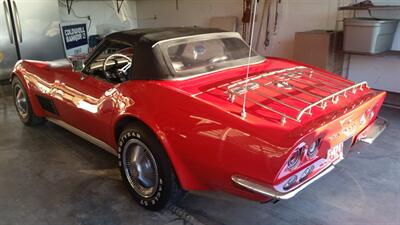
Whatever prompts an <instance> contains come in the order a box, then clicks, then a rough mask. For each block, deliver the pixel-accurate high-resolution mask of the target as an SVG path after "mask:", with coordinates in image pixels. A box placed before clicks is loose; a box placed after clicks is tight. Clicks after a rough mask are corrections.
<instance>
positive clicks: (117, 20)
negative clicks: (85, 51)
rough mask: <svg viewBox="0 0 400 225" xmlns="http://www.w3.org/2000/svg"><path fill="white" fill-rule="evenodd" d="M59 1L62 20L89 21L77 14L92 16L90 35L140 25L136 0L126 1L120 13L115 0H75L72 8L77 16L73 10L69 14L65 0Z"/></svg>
mask: <svg viewBox="0 0 400 225" xmlns="http://www.w3.org/2000/svg"><path fill="white" fill-rule="evenodd" d="M55 1H56V0H55ZM58 1H59V4H58V5H59V10H60V17H61V21H62V22H67V21H82V20H86V21H87V19H85V18H77V17H76V16H79V17H87V16H90V17H91V18H92V24H91V27H90V30H89V35H92V34H100V35H104V34H108V33H111V32H115V31H120V30H128V29H133V28H137V26H138V24H137V21H136V17H137V16H136V1H125V2H124V3H123V7H122V9H121V11H120V13H117V7H116V3H115V1H114V0H74V1H73V3H72V9H73V10H74V12H75V15H76V16H75V15H74V13H73V12H71V13H70V14H69V15H68V10H67V7H66V1H65V0H58Z"/></svg>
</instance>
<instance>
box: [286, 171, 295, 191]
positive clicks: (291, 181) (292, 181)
mask: <svg viewBox="0 0 400 225" xmlns="http://www.w3.org/2000/svg"><path fill="white" fill-rule="evenodd" d="M296 183H297V176H296V175H293V176H292V177H290V178H289V180H287V181H286V183H285V184H284V185H283V190H285V191H287V190H289V189H290V188H292V187H293V186H294V185H296Z"/></svg>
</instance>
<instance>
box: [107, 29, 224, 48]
mask: <svg viewBox="0 0 400 225" xmlns="http://www.w3.org/2000/svg"><path fill="white" fill-rule="evenodd" d="M218 32H224V31H223V30H221V29H217V28H202V27H163V28H145V29H133V30H127V31H120V32H116V33H112V34H110V35H108V36H107V37H106V39H108V40H114V41H120V42H125V43H129V44H131V45H134V44H136V43H138V42H145V43H148V44H151V45H154V44H155V43H157V42H159V41H163V40H168V39H172V38H179V37H185V36H192V35H199V34H207V33H218Z"/></svg>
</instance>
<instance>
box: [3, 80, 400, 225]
mask: <svg viewBox="0 0 400 225" xmlns="http://www.w3.org/2000/svg"><path fill="white" fill-rule="evenodd" d="M5 89H6V90H5ZM8 91H9V90H7V88H5V87H4V86H0V224H6V225H10V224H41V225H42V224H51V225H54V224H96V225H97V224H143V225H145V224H226V225H235V224H274V225H292V224H307V225H322V224H331V225H347V224H354V225H367V224H371V225H395V224H396V225H397V224H400V214H399V212H400V140H399V138H400V110H394V109H389V108H384V109H383V110H382V112H381V116H383V117H385V118H387V119H388V120H389V121H390V122H391V126H390V127H389V128H388V129H387V130H386V131H385V132H384V133H383V134H382V136H381V137H380V138H379V139H377V140H376V142H375V143H374V144H372V145H367V144H358V145H356V146H355V147H354V149H353V151H352V152H351V153H350V154H349V155H348V157H347V158H346V159H345V160H344V161H342V162H341V163H340V164H339V165H338V166H337V168H336V169H335V170H334V171H332V172H331V173H330V174H328V175H327V176H325V177H323V178H322V179H321V180H319V181H317V182H315V183H314V184H313V185H311V186H310V187H309V188H307V189H305V190H303V191H302V192H300V193H299V194H298V195H297V196H296V197H294V198H293V199H291V200H289V201H280V202H278V203H277V204H259V203H256V202H251V201H247V200H244V199H240V198H236V197H233V196H228V195H225V194H222V193H211V192H205V193H204V192H202V193H190V194H188V195H187V196H186V197H185V198H184V199H183V201H182V202H181V203H180V204H179V206H178V207H177V208H174V209H167V210H164V211H162V212H148V211H145V210H143V209H142V208H141V207H139V206H138V205H136V203H135V202H134V201H133V200H132V199H131V197H130V195H129V193H128V191H127V190H126V189H125V187H124V186H123V184H122V182H121V179H120V176H119V172H118V169H117V167H116V160H115V158H114V156H112V155H111V154H109V153H106V152H104V151H103V150H101V149H99V148H97V147H96V146H93V145H92V144H90V143H88V142H86V141H84V140H83V139H81V138H79V137H77V136H75V135H73V134H71V133H69V132H68V131H65V130H64V129H62V128H60V127H57V126H56V125H53V124H51V123H46V124H45V125H44V126H41V127H36V128H28V127H25V126H23V125H22V123H20V121H19V119H18V117H17V114H16V111H15V109H14V106H13V104H12V101H11V97H4V95H5V94H4V93H8ZM2 93H3V94H2Z"/></svg>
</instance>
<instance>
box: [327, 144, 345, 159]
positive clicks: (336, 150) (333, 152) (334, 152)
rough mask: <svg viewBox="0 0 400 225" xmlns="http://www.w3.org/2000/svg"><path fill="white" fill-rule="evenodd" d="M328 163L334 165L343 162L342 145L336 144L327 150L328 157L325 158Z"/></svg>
mask: <svg viewBox="0 0 400 225" xmlns="http://www.w3.org/2000/svg"><path fill="white" fill-rule="evenodd" d="M326 158H327V159H328V160H329V161H330V162H332V163H333V164H336V163H338V162H340V161H342V160H343V158H344V156H343V143H340V144H337V145H336V146H334V147H333V148H331V149H329V150H328V155H327V157H326Z"/></svg>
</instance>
